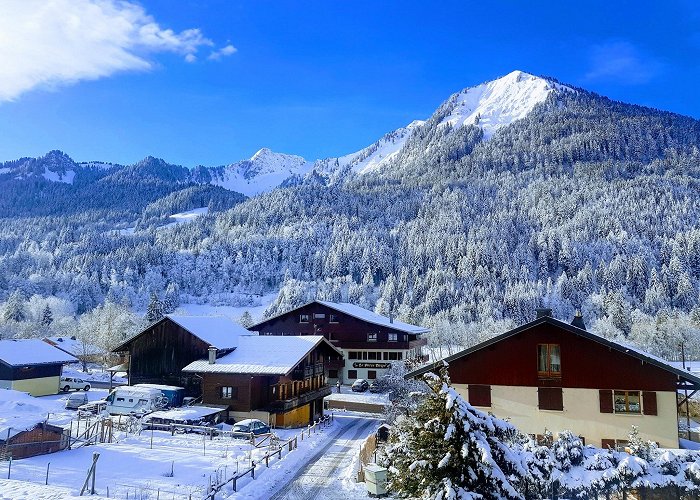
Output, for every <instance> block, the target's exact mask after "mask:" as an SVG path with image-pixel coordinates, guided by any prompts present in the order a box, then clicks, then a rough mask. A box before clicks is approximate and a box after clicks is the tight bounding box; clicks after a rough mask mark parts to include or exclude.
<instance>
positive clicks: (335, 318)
mask: <svg viewBox="0 0 700 500" xmlns="http://www.w3.org/2000/svg"><path fill="white" fill-rule="evenodd" d="M328 321H329V322H331V323H339V321H338V315H337V314H329V315H328Z"/></svg>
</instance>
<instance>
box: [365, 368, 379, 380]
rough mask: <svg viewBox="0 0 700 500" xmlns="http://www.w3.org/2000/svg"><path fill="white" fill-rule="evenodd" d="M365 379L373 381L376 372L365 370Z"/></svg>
mask: <svg viewBox="0 0 700 500" xmlns="http://www.w3.org/2000/svg"><path fill="white" fill-rule="evenodd" d="M367 378H368V379H370V380H374V379H375V378H377V371H376V370H367Z"/></svg>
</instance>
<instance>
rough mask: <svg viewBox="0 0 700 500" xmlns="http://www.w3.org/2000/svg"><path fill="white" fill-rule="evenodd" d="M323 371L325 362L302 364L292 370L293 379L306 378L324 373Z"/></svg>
mask: <svg viewBox="0 0 700 500" xmlns="http://www.w3.org/2000/svg"><path fill="white" fill-rule="evenodd" d="M323 373H324V367H323V363H315V364H313V365H306V366H301V367H299V368H296V369H295V370H294V371H293V372H292V380H306V379H310V378H311V377H314V376H316V375H323Z"/></svg>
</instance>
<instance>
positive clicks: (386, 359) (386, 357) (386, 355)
mask: <svg viewBox="0 0 700 500" xmlns="http://www.w3.org/2000/svg"><path fill="white" fill-rule="evenodd" d="M389 354H391V353H389V352H385V353H384V361H388V360H389Z"/></svg>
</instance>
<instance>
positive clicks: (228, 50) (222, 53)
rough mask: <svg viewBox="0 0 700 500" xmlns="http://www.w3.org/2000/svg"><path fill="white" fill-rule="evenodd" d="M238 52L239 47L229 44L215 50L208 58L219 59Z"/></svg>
mask: <svg viewBox="0 0 700 500" xmlns="http://www.w3.org/2000/svg"><path fill="white" fill-rule="evenodd" d="M236 52H238V49H237V48H236V47H234V46H233V45H231V44H229V45H227V46H225V47H222V48H220V49H219V50H215V51H213V52H212V53H211V54H209V57H207V59H210V60H212V61H218V60H219V59H221V58H222V57H228V56H230V55H232V54H235V53H236Z"/></svg>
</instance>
